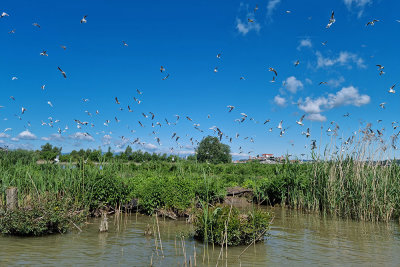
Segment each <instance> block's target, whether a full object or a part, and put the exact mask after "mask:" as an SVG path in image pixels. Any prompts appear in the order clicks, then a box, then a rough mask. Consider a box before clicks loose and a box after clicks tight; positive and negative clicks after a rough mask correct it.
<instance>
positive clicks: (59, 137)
mask: <svg viewBox="0 0 400 267" xmlns="http://www.w3.org/2000/svg"><path fill="white" fill-rule="evenodd" d="M40 139H41V140H43V141H57V142H63V141H64V139H65V138H64V137H63V136H62V135H61V134H52V135H50V136H49V137H42V138H40Z"/></svg>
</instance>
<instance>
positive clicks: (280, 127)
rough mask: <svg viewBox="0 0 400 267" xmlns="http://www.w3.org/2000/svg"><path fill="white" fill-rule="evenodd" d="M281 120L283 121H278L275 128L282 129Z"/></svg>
mask: <svg viewBox="0 0 400 267" xmlns="http://www.w3.org/2000/svg"><path fill="white" fill-rule="evenodd" d="M282 122H283V120H282V121H280V122H279V124H278V126H277V127H276V128H278V129H281V130H282Z"/></svg>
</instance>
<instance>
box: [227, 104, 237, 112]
mask: <svg viewBox="0 0 400 267" xmlns="http://www.w3.org/2000/svg"><path fill="white" fill-rule="evenodd" d="M226 107H227V108H229V112H231V111H232V110H233V109H234V108H235V107H234V106H231V105H228V106H226Z"/></svg>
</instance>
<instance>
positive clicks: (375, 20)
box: [365, 19, 379, 26]
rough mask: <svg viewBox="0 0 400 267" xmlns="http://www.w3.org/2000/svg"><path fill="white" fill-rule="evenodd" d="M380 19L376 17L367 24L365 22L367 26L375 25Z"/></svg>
mask: <svg viewBox="0 0 400 267" xmlns="http://www.w3.org/2000/svg"><path fill="white" fill-rule="evenodd" d="M378 21H379V20H378V19H374V20H372V21H368V22H367V24H365V26H374V25H375V22H378Z"/></svg>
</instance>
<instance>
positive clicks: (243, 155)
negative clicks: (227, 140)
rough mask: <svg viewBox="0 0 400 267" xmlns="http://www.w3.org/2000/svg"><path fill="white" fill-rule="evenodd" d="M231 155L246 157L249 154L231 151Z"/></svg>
mask: <svg viewBox="0 0 400 267" xmlns="http://www.w3.org/2000/svg"><path fill="white" fill-rule="evenodd" d="M231 156H232V157H236V158H248V157H249V156H248V155H246V154H243V153H237V152H232V153H231Z"/></svg>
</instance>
